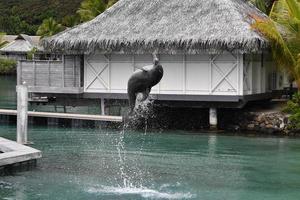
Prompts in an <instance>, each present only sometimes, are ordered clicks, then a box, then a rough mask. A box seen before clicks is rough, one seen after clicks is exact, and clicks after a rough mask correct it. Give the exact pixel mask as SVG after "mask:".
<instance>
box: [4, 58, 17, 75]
mask: <svg viewBox="0 0 300 200" xmlns="http://www.w3.org/2000/svg"><path fill="white" fill-rule="evenodd" d="M16 68H17V62H16V61H15V60H11V59H6V58H0V75H4V74H14V73H15V72H16Z"/></svg>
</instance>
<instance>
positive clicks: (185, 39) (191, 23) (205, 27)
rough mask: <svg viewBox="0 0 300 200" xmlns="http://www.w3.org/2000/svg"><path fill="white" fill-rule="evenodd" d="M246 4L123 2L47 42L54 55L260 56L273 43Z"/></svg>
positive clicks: (237, 0)
mask: <svg viewBox="0 0 300 200" xmlns="http://www.w3.org/2000/svg"><path fill="white" fill-rule="evenodd" d="M250 14H255V15H258V16H262V17H266V16H265V15H264V14H263V13H261V12H260V11H259V10H258V9H256V8H255V7H254V6H252V5H250V4H248V3H247V2H246V1H245V0H119V2H118V3H116V4H115V5H114V6H112V7H111V8H110V9H108V10H107V11H105V12H104V13H102V14H101V15H99V16H98V17H96V18H95V19H93V20H91V21H89V22H86V23H83V24H81V25H78V26H76V27H74V28H72V29H69V30H66V31H64V32H61V33H59V34H57V35H55V36H52V37H50V38H47V39H45V40H43V41H42V43H43V45H44V47H45V48H48V49H50V50H52V51H59V50H60V51H64V52H82V53H83V52H84V53H91V52H94V51H96V50H97V51H100V52H111V51H118V52H124V53H130V52H135V53H145V52H150V53H151V52H154V51H156V52H158V53H178V52H185V53H187V52H188V53H198V52H200V51H203V50H207V49H209V50H237V49H238V50H241V51H244V52H255V51H258V50H260V49H262V48H264V47H266V46H267V41H266V39H265V38H263V37H262V36H261V35H259V34H258V33H257V32H255V31H254V30H252V29H251V27H250V25H251V23H252V22H253V20H252V18H251V17H250V16H249V15H250Z"/></svg>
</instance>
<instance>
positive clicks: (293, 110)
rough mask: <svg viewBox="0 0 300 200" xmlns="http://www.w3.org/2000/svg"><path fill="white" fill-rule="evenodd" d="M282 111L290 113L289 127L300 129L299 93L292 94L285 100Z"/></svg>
mask: <svg viewBox="0 0 300 200" xmlns="http://www.w3.org/2000/svg"><path fill="white" fill-rule="evenodd" d="M283 111H284V112H286V113H289V114H291V116H290V117H289V119H290V122H291V123H290V125H289V128H290V129H300V93H299V92H298V93H296V94H294V95H293V98H292V100H290V101H288V102H287V105H286V106H285V108H284V110H283Z"/></svg>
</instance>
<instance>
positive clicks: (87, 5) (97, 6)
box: [77, 0, 118, 22]
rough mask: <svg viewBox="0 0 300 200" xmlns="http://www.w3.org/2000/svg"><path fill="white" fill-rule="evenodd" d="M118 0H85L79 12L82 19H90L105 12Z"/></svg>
mask: <svg viewBox="0 0 300 200" xmlns="http://www.w3.org/2000/svg"><path fill="white" fill-rule="evenodd" d="M117 1H118V0H84V1H83V2H82V3H81V5H80V8H79V9H78V11H77V13H78V14H79V15H80V18H81V21H83V22H85V21H89V20H92V19H94V18H95V17H96V16H98V15H99V14H101V13H102V12H104V11H105V10H106V9H107V8H109V7H110V6H112V5H113V4H114V3H116V2H117Z"/></svg>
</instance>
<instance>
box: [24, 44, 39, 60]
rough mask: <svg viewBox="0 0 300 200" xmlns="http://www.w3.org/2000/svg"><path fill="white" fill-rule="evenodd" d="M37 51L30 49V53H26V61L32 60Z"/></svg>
mask: <svg viewBox="0 0 300 200" xmlns="http://www.w3.org/2000/svg"><path fill="white" fill-rule="evenodd" d="M37 51H38V49H37V48H36V47H34V48H32V49H31V51H29V52H27V56H26V57H27V59H28V60H33V59H34V55H35V53H36V52H37Z"/></svg>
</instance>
